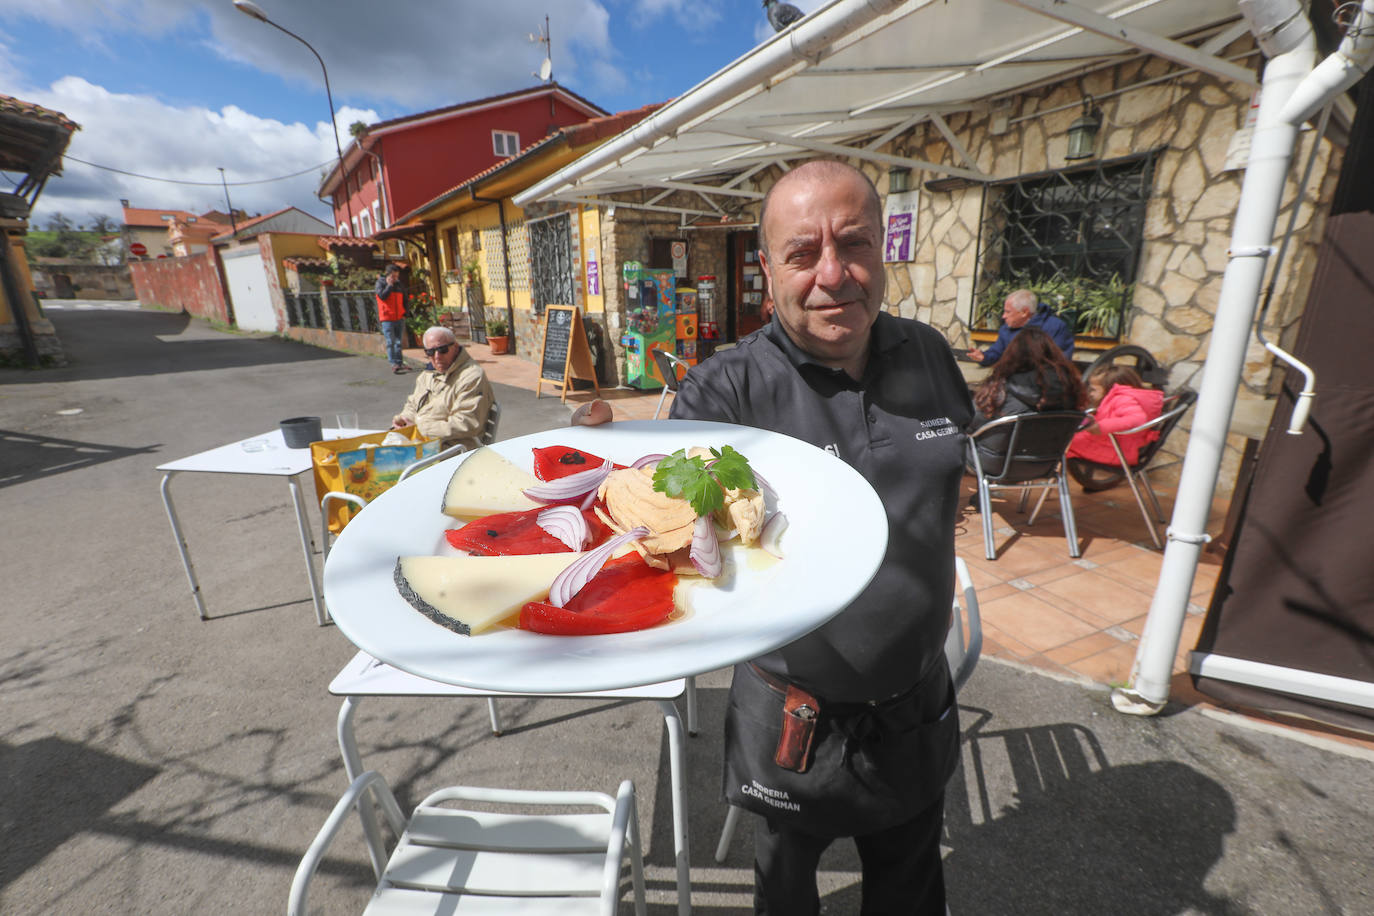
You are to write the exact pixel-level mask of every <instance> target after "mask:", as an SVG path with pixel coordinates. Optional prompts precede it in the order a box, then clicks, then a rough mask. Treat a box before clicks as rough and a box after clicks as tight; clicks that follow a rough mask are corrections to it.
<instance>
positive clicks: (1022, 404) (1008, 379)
mask: <svg viewBox="0 0 1374 916" xmlns="http://www.w3.org/2000/svg"><path fill="white" fill-rule="evenodd" d="M1086 400H1087V394H1086V391H1085V390H1084V388H1083V379H1082V377H1081V376H1080V375H1079V373H1078V369H1077V367H1076V366H1074V364H1073V363H1071V362H1069V360H1068V357H1066V356H1065V355H1064V353H1063V351H1062V350H1060V349H1059V347H1058V345H1057V344H1055V342H1054V340H1053V339H1051V337H1050V336H1049V335H1048V334H1046V333H1045V332H1044V331H1042V330H1040V329H1039V328H1032V327H1026V328H1022V329H1021V330H1020V332H1018V333H1017V335H1016V336H1015V337H1013V338H1012V339H1011V343H1010V344H1008V345H1007V349H1006V351H1005V352H1003V354H1002V357H1001V358H1000V359H998V360H997V362H996V363H995V364H993V367H992V374H991V375H990V376H988V377H987V378H986V379H984V381H983V383H982V384H981V385H979V386H978V390H977V391H975V392H974V394H973V406H974V408H975V412H974V416H973V422H972V423H970V424H969V432H973V431H974V430H977V429H978V428H979V427H981V426H983V424H985V423H989V422H991V421H992V420H996V419H998V418H999V417H1011V416H1016V415H1018V414H1025V413H1040V412H1042V411H1047V410H1080V409H1082V407H1083V406H1084V404H1085V402H1086ZM1008 435H1009V432H1008V431H1004V430H993V431H990V432H989V433H988V434H987V435H986V436H984V437H983V438H982V439H981V440H979V442H978V449H979V451H980V452H983V453H985V454H987V455H989V456H999V457H1000V456H1001V455H1002V454H1004V453H1005V451H1006V447H1007V437H1008Z"/></svg>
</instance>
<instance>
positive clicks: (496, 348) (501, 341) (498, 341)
mask: <svg viewBox="0 0 1374 916" xmlns="http://www.w3.org/2000/svg"><path fill="white" fill-rule="evenodd" d="M487 344H488V345H490V346H491V352H492V355H494V356H499V355H501V354H502V353H509V352H510V336H509V335H507V334H502V335H501V336H500V337H493V336H491V335H490V334H488V335H487Z"/></svg>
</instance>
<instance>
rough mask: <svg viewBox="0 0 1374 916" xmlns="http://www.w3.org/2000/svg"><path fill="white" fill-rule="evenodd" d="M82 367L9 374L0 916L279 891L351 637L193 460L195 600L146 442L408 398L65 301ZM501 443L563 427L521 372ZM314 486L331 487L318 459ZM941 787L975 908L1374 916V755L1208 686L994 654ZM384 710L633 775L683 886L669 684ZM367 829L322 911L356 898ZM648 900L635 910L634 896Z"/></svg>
mask: <svg viewBox="0 0 1374 916" xmlns="http://www.w3.org/2000/svg"><path fill="white" fill-rule="evenodd" d="M62 305H64V306H65V307H64V308H62V309H54V310H52V311H51V312H50V317H51V318H52V319H53V322H54V324H55V325H56V326H57V328H58V330H59V333H60V334H61V337H62V339H63V341H64V343H65V345H66V348H67V350H68V354H69V358H70V361H71V362H70V365H69V366H68V367H67V368H64V369H60V370H46V371H41V372H31V371H25V370H0V530H3V548H2V549H0V558H3V562H4V568H5V576H4V589H3V595H4V598H3V601H2V602H0V622H2V623H3V633H4V640H3V642H2V643H0V701H2V702H0V709H3V718H0V779H3V794H0V834H2V835H3V836H4V842H3V844H0V912H4V913H7V914H8V913H14V914H51V913H83V914H84V913H128V914H190V913H195V914H202V913H215V914H218V913H271V912H281V911H283V910H284V908H285V903H286V894H287V888H288V887H289V885H290V881H291V876H292V873H293V871H294V869H295V866H296V863H297V862H298V861H299V859H300V856H301V855H302V853H303V852H304V850H305V848H306V846H307V845H308V843H309V842H310V840H311V838H312V837H313V835H314V833H315V831H316V830H317V829H318V828H319V825H320V823H321V822H322V821H323V819H324V817H325V814H326V813H327V811H328V810H329V808H330V807H331V806H332V804H333V802H334V800H335V799H336V798H337V797H338V795H339V794H340V793H341V792H342V791H343V789H344V787H345V780H344V776H343V769H342V765H341V763H340V759H339V753H338V749H337V747H336V745H335V743H334V721H335V716H336V714H337V711H338V706H339V704H338V701H337V700H336V699H335V698H333V697H331V696H329V694H328V693H327V692H326V689H325V688H326V685H327V684H328V682H329V681H330V679H331V678H332V677H333V675H334V674H335V673H336V672H337V671H338V670H339V669H340V668H341V667H342V666H343V664H344V663H345V662H346V661H347V660H348V659H349V658H350V657H351V656H352V655H353V652H354V649H353V647H352V646H351V645H349V644H348V642H347V641H346V640H345V639H344V638H343V636H342V635H341V634H340V633H339V632H338V631H337V630H336V629H335V628H333V627H323V628H322V627H318V626H316V625H315V620H314V614H313V611H312V608H311V604H310V600H309V592H308V588H307V585H306V579H305V575H304V570H303V569H302V558H301V551H300V547H299V542H298V540H297V536H296V532H295V525H294V519H293V517H292V514H291V512H290V510H289V508H288V503H287V501H286V493H285V487H284V486H283V484H282V483H281V481H280V480H271V479H258V478H239V477H235V478H219V477H212V476H208V475H185V476H182V477H179V478H177V484H176V485H177V487H178V489H177V496H178V508H179V510H180V512H181V514H182V521H183V523H184V526H185V528H186V535H187V539H188V541H189V543H190V545H191V549H192V552H193V555H194V556H195V558H196V561H197V571H198V573H199V574H200V577H201V584H202V588H203V591H204V595H205V600H206V604H207V606H208V609H209V614H210V619H209V620H207V621H204V622H202V621H201V620H199V619H198V618H197V615H196V613H195V609H194V606H193V604H192V601H191V597H190V594H189V590H188V586H187V583H186V578H185V575H184V573H183V572H182V569H181V565H180V562H179V560H178V557H177V553H176V549H175V547H174V544H173V540H172V535H171V532H170V529H169V527H168V524H167V519H166V516H165V514H164V512H163V508H162V505H161V502H160V500H159V497H158V483H159V480H160V475H159V474H158V473H157V472H156V471H155V470H154V467H155V466H156V465H158V464H160V463H162V462H165V461H169V460H172V459H175V458H179V457H183V456H185V455H189V454H192V453H194V452H197V451H200V450H202V449H206V448H209V447H212V446H215V445H219V444H223V443H225V442H228V441H232V440H235V439H238V438H242V437H245V436H250V435H253V434H254V433H258V432H263V431H266V430H269V429H271V428H272V427H274V426H275V424H276V422H277V421H278V420H279V419H282V418H284V417H290V416H298V415H303V414H321V415H323V416H326V417H328V416H329V415H330V414H332V413H333V412H334V411H335V410H339V409H355V410H357V411H359V413H360V415H361V418H362V422H363V423H364V424H365V425H368V424H372V425H379V424H382V423H384V422H385V421H386V419H387V418H388V417H389V416H390V415H391V413H393V412H394V410H395V409H396V407H397V406H399V404H400V402H401V401H402V399H403V398H404V396H405V394H406V393H407V392H408V390H409V388H410V386H411V384H412V381H413V376H395V375H392V374H391V372H390V371H389V369H388V367H387V365H386V363H385V361H384V360H382V359H379V358H376V357H359V356H347V355H341V354H335V353H331V352H328V351H323V350H316V349H312V348H310V347H306V346H302V345H299V344H296V343H293V342H289V341H284V340H280V339H276V338H270V337H266V338H264V337H254V336H248V335H239V334H232V333H225V332H221V331H216V330H213V329H210V328H209V327H208V326H206V325H205V324H204V323H202V322H200V321H197V320H193V319H188V318H186V317H185V316H180V315H175V314H165V313H158V312H148V311H138V310H136V309H129V308H124V307H120V306H110V305H108V304H100V303H94V304H91V305H92V307H90V308H81V307H79V306H80V303H62ZM497 393H498V398H499V399H500V400H501V403H502V407H503V410H504V413H503V419H502V430H501V432H502V438H508V437H512V436H516V435H521V434H523V433H526V432H532V431H535V430H539V429H546V428H550V427H552V426H556V425H562V424H564V423H566V422H567V415H568V410H567V408H566V407H564V406H562V405H560V404H559V403H558V401H557V399H556V398H544V399H542V400H539V401H536V400H535V398H534V397H533V395H532V394H531V393H530V392H527V391H523V390H518V389H511V388H501V387H500V386H498V392H497ZM306 489H307V490H308V489H309V487H308V485H307V487H306ZM728 683H729V675H728V673H726V672H715V673H713V674H711V675H708V676H706V677H705V678H703V679H701V681H700V684H701V686H702V689H701V691H700V693H701V719H702V722H703V730H702V734H701V735H700V736H699V737H697V738H694V739H692V740H691V741H690V742H689V749H688V756H689V761H688V764H689V786H690V795H691V803H690V808H691V831H692V838H693V844H692V856H691V860H692V865H693V878H694V895H693V902H694V905H695V909H696V911H697V912H701V913H722V914H736V913H746V912H749V911H750V908H749V900H750V888H751V883H752V866H751V859H750V852H749V850H750V832H751V831H750V828H749V826H748V824H747V821H746V823H745V824H744V825H742V829H741V830H740V831H739V834H738V836H737V837H736V839H735V842H734V844H733V846H732V848H731V850H730V855H729V857H728V859H727V861H726V862H725V864H723V865H717V864H716V863H715V862H714V861H713V859H712V856H711V854H712V851H713V850H714V847H715V841H716V837H717V836H718V835H719V831H720V828H721V824H722V821H723V818H724V808H723V805H722V803H721V802H720V801H719V781H720V780H719V754H720V737H719V723H720V720H721V715H722V711H723V708H724V699H725V688H726V687H727V686H728ZM961 706H962V707H963V710H962V725H963V728H964V731H965V745H964V755H963V767H962V770H961V771H960V773H959V774H957V775H956V777H955V779H954V781H953V783H952V784H951V787H950V790H949V793H948V798H947V811H948V818H947V820H948V836H947V858H946V874H947V880H948V884H949V887H950V902H951V908H952V910H953V912H954V913H956V914H1001V913H1008V914H1022V913H1027V914H1038V913H1043V914H1084V916H1097V914H1106V913H1110V914H1126V916H1131V914H1140V916H1155V914H1160V916H1163V914H1175V913H1178V914H1184V913H1187V914H1194V913H1196V914H1223V916H1241V914H1336V913H1341V914H1374V854H1371V852H1370V837H1371V836H1374V761H1372V760H1371V759H1370V757H1369V755H1367V754H1362V753H1360V752H1350V751H1341V752H1338V751H1335V750H1332V749H1330V748H1328V747H1326V746H1324V745H1321V744H1312V743H1304V742H1302V741H1298V740H1295V739H1294V738H1293V737H1292V736H1291V734H1288V733H1274V732H1270V731H1263V730H1257V729H1255V728H1253V727H1249V726H1246V725H1245V724H1243V723H1241V722H1239V721H1237V720H1234V719H1225V718H1218V717H1215V716H1209V715H1206V714H1204V713H1201V712H1199V711H1196V710H1185V709H1173V708H1171V709H1169V710H1166V713H1165V714H1164V715H1161V716H1159V717H1156V718H1152V719H1138V718H1130V717H1125V716H1121V715H1119V714H1117V713H1115V712H1113V711H1112V709H1111V705H1110V702H1109V701H1108V697H1107V694H1106V692H1105V691H1104V690H1102V689H1098V688H1093V687H1090V686H1085V685H1079V684H1071V683H1064V682H1060V681H1055V680H1051V679H1049V678H1046V677H1044V676H1042V675H1040V674H1037V673H1034V672H1028V671H1022V670H1019V669H1015V668H1011V667H1008V666H1006V665H1003V664H999V663H994V662H984V663H983V664H982V665H980V667H979V670H978V671H977V672H976V673H975V674H974V676H973V679H972V681H971V682H970V683H969V685H968V687H967V689H966V690H965V692H964V693H963V695H962V696H961ZM502 713H503V716H504V717H505V719H506V724H507V728H508V731H507V733H506V734H505V735H504V736H503V737H501V738H495V737H493V736H491V734H490V733H489V731H488V728H487V720H486V709H485V704H482V703H480V702H474V701H459V700H447V701H443V700H440V701H426V700H416V699H395V700H381V699H373V700H368V701H366V702H365V703H364V705H363V707H362V710H361V712H360V714H359V718H358V723H357V730H358V735H359V740H360V743H361V746H362V750H363V756H364V760H365V761H366V763H367V764H368V765H369V766H370V767H372V768H374V769H378V770H380V771H381V772H382V773H383V774H384V775H386V776H387V778H388V780H389V781H390V782H391V783H392V785H393V786H394V787H395V788H396V789H397V792H398V795H399V796H400V798H401V801H402V804H403V805H404V804H406V803H410V804H413V803H414V802H416V801H417V800H418V799H419V798H420V797H421V796H423V795H424V794H425V793H427V792H428V791H430V790H431V789H433V788H435V787H437V786H439V785H444V784H449V783H452V782H457V781H466V782H470V783H473V784H478V785H481V784H489V785H506V786H517V787H528V788H533V787H560V788H574V787H576V788H583V787H585V788H599V789H602V790H604V791H613V790H614V787H615V784H616V783H617V782H618V781H619V779H621V778H624V777H629V778H633V779H634V780H635V782H636V785H637V787H638V789H639V793H640V817H641V822H642V824H643V828H644V832H645V836H646V838H647V841H648V849H647V850H646V853H647V856H648V866H649V869H648V874H649V884H650V894H651V897H650V900H651V906H650V911H651V912H652V913H654V914H655V916H667V914H669V913H672V912H675V908H674V907H673V905H672V899H673V898H672V877H673V869H672V851H671V850H672V847H671V841H670V833H669V830H670V818H669V807H668V801H667V770H666V764H665V763H664V760H665V754H666V739H665V738H664V736H663V728H662V719H661V717H660V716H659V714H658V711H657V710H656V708H655V707H654V706H653V705H652V704H649V703H639V704H621V703H610V702H592V703H587V702H575V701H569V700H539V701H533V700H531V701H507V702H505V703H504V704H503V707H502ZM368 878H369V870H368V869H367V866H366V856H365V854H364V852H363V848H362V844H361V841H360V839H359V834H358V831H357V830H356V829H354V828H352V827H350V828H349V829H348V830H346V831H345V833H344V836H343V838H342V839H341V841H340V842H339V844H337V845H336V846H335V850H334V853H333V854H332V855H331V856H330V858H329V859H327V860H326V863H325V868H324V869H323V871H322V872H321V875H320V877H319V879H318V880H317V883H316V892H315V894H314V895H313V897H312V901H313V907H312V909H313V910H314V911H317V912H320V913H357V912H361V910H362V909H363V907H364V906H365V904H366V900H367V896H368V893H369V889H370V884H369V881H368ZM821 880H822V889H823V892H824V904H825V911H826V912H827V913H830V914H850V913H857V912H858V901H859V891H858V862H857V859H856V857H855V855H854V852H853V847H852V846H851V845H849V844H848V843H843V842H842V843H838V844H836V845H835V846H834V847H832V849H831V851H830V852H829V853H827V856H826V858H825V859H824V861H823V870H822V876H821ZM627 911H628V908H627Z"/></svg>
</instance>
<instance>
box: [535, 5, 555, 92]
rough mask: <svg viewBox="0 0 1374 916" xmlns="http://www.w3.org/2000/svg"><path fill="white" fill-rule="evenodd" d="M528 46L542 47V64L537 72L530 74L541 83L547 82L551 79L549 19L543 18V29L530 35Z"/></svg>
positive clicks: (551, 47) (551, 55)
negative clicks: (537, 45)
mask: <svg viewBox="0 0 1374 916" xmlns="http://www.w3.org/2000/svg"><path fill="white" fill-rule="evenodd" d="M529 39H530V44H541V45H543V46H544V62H543V63H541V64H540V65H539V72H538V73H532V74H530V75H531V76H537V77H539V79H540V80H541V81H542V82H545V83H547V82H549V81H550V80H551V79H552V78H553V40H552V38H551V37H550V33H549V17H548V16H545V17H544V29H543V31H541V32H540V33H539V34H537V35H536V34H534V33H533V32H531V33H530V36H529Z"/></svg>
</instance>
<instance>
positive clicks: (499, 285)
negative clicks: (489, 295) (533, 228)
mask: <svg viewBox="0 0 1374 916" xmlns="http://www.w3.org/2000/svg"><path fill="white" fill-rule="evenodd" d="M506 238H508V239H509V241H510V278H509V281H508V280H507V278H506V258H505V257H504V251H505V247H506V245H505V243H506V239H504V238H502V236H501V227H500V226H490V227H488V228H486V229H483V230H482V259H483V260H484V261H485V262H486V264H485V266H486V277H487V283H488V285H489V286H490V287H491V289H493V290H499V291H504V290H505V289H506V287H507V284H508V283H509V286H510V288H511V289H513V290H514V289H529V288H530V244H529V239H530V236H529V232H528V231H527V229H526V226H525V223H523V222H519V223H510V224H509V225H508V226H507V227H506Z"/></svg>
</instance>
